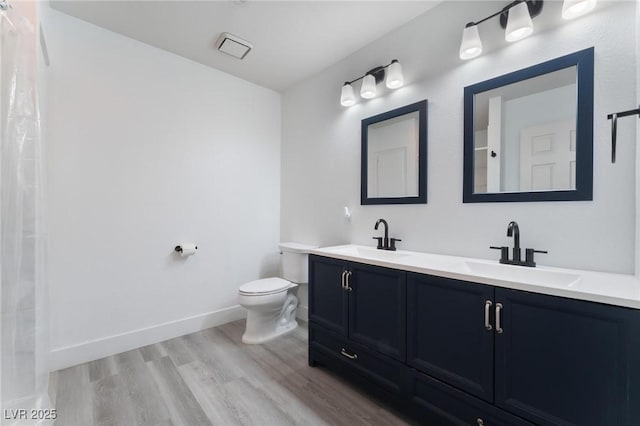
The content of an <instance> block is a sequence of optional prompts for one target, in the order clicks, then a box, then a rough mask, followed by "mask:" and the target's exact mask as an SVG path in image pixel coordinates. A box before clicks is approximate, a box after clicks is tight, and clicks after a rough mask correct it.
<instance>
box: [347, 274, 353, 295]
mask: <svg viewBox="0 0 640 426" xmlns="http://www.w3.org/2000/svg"><path fill="white" fill-rule="evenodd" d="M351 273H352V272H351V271H347V281H346V287H345V289H346V290H348V291H353V288H352V287H351V283H350V282H349V278H351Z"/></svg>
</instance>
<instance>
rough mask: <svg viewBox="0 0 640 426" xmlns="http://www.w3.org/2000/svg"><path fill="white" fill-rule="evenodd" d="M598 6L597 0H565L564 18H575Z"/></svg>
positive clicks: (563, 7) (563, 5)
mask: <svg viewBox="0 0 640 426" xmlns="http://www.w3.org/2000/svg"><path fill="white" fill-rule="evenodd" d="M594 7H596V0H564V3H563V4H562V18H563V19H573V18H577V17H578V16H582V15H584V14H586V13H589V12H591V11H592V10H593V8H594Z"/></svg>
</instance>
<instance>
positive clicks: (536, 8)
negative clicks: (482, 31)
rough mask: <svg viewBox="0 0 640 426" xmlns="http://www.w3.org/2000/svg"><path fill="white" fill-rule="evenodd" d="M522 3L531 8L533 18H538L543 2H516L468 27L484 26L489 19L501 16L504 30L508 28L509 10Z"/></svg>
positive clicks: (528, 0) (536, 0)
mask: <svg viewBox="0 0 640 426" xmlns="http://www.w3.org/2000/svg"><path fill="white" fill-rule="evenodd" d="M522 2H525V3H527V8H529V15H531V17H532V18H533V17H535V16H538V15H539V14H540V12H541V11H542V3H543V0H516V1H514V2H512V3H509V4H508V5H506V6H505V7H503V8H502V9H500V10H499V11H497V12H496V13H494V14H493V15H489V16H487V17H486V18H483V19H481V20H479V21H475V22H469V23H468V24H467V25H466V26H467V27H471V26H473V25H479V24H482V23H483V22H484V21H488V20H489V19H491V18H495V17H496V16H498V15H500V26H501V27H502V28H503V29H504V28H507V18H508V17H509V9H511V8H512V7H514V6H516V5H517V4H518V3H522Z"/></svg>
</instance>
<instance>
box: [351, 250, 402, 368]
mask: <svg viewBox="0 0 640 426" xmlns="http://www.w3.org/2000/svg"><path fill="white" fill-rule="evenodd" d="M349 271H350V272H351V275H350V277H349V289H348V291H347V292H348V298H349V327H348V328H349V339H350V340H352V341H354V342H357V343H360V344H361V345H363V346H365V347H367V348H370V349H373V350H375V351H378V352H380V353H381V354H383V355H387V356H390V357H392V358H395V359H397V360H398V361H401V362H404V361H405V348H406V336H407V333H406V324H407V323H406V321H407V320H406V317H407V314H406V298H407V295H406V284H405V277H406V272H404V271H398V270H395V269H388V268H381V267H378V266H370V265H363V264H359V263H351V264H349Z"/></svg>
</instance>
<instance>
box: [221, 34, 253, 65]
mask: <svg viewBox="0 0 640 426" xmlns="http://www.w3.org/2000/svg"><path fill="white" fill-rule="evenodd" d="M216 46H217V48H218V50H219V51H221V52H222V53H226V54H227V55H231V56H233V57H234V58H238V59H244V57H245V56H247V54H248V53H249V52H250V51H251V48H252V47H253V45H252V44H251V43H249V42H248V41H247V40H243V39H241V38H240V37H236V36H234V35H233V34H229V33H222V34H221V35H220V38H219V39H218V41H217V43H216Z"/></svg>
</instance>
